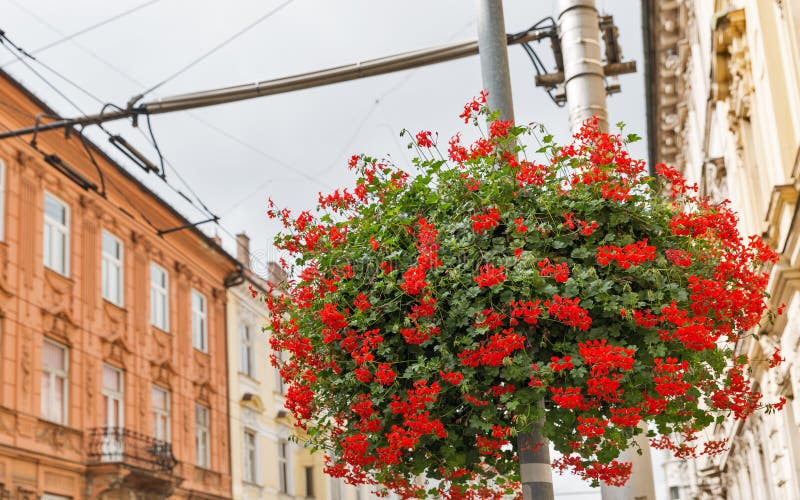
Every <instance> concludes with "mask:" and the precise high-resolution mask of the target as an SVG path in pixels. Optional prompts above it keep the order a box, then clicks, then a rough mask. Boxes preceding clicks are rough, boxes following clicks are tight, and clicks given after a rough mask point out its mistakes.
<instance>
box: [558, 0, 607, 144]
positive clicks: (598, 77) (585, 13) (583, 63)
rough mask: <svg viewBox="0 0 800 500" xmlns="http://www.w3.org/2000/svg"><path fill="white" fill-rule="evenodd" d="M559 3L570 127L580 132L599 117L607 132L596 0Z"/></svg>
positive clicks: (559, 22) (561, 0)
mask: <svg viewBox="0 0 800 500" xmlns="http://www.w3.org/2000/svg"><path fill="white" fill-rule="evenodd" d="M558 4H559V7H560V14H559V15H558V25H559V37H560V38H561V53H562V55H563V59H564V91H565V93H566V95H567V107H568V108H569V123H570V128H571V129H572V132H573V133H574V132H577V131H578V129H579V128H580V126H581V124H582V123H583V122H584V121H586V120H587V119H589V118H591V117H592V116H597V117H598V118H599V124H600V129H601V130H602V131H604V132H608V110H607V108H606V83H605V74H604V72H603V56H602V52H601V50H600V28H599V26H600V24H599V18H598V16H597V9H596V8H595V6H594V0H559V2H558Z"/></svg>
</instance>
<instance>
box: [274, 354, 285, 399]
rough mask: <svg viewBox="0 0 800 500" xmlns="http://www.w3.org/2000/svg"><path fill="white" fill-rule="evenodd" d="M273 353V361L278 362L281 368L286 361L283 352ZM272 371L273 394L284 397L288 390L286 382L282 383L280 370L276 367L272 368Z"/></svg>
mask: <svg viewBox="0 0 800 500" xmlns="http://www.w3.org/2000/svg"><path fill="white" fill-rule="evenodd" d="M273 352H274V353H275V360H276V361H277V362H278V364H279V366H281V365H282V364H283V363H284V362H285V361H286V359H285V358H284V354H283V351H273ZM273 369H274V370H273V375H274V380H273V383H274V384H275V387H274V388H273V392H274V393H275V394H279V395H281V396H285V395H286V391H287V389H288V387H287V386H286V382H284V381H283V377H282V376H281V371H280V369H279V368H278V367H277V366H275V367H273Z"/></svg>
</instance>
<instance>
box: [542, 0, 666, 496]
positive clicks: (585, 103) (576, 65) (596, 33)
mask: <svg viewBox="0 0 800 500" xmlns="http://www.w3.org/2000/svg"><path fill="white" fill-rule="evenodd" d="M558 3H559V12H560V13H559V15H558V25H559V37H560V38H561V50H562V54H563V58H564V86H565V89H564V90H565V93H566V96H567V106H568V107H569V123H570V128H571V129H572V131H573V132H575V131H577V130H578V129H579V128H580V126H581V124H582V123H583V122H584V121H585V120H587V119H588V118H591V117H592V116H597V117H598V118H599V125H600V129H601V130H603V131H608V108H607V106H606V87H605V75H604V72H603V56H602V51H601V49H600V25H599V19H598V15H597V9H596V8H595V2H594V0H559V2H558ZM641 428H642V430H643V431H644V432H647V429H646V427H644V426H642V427H641ZM636 443H637V444H638V445H639V448H640V449H641V450H642V454H641V455H639V454H638V453H636V450H635V449H628V450H626V451H624V452H623V453H622V455H621V456H620V461H625V462H631V463H632V464H633V470H632V473H631V478H630V480H628V484H626V485H625V486H624V487H621V488H617V487H613V486H606V485H601V487H600V491H601V492H602V495H603V500H630V499H636V500H654V499H655V487H654V485H653V464H652V462H651V459H650V446H649V443H648V439H647V437H646V436H645V435H644V433H642V434H640V435H639V436H638V437H637V439H636Z"/></svg>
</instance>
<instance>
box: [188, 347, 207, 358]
mask: <svg viewBox="0 0 800 500" xmlns="http://www.w3.org/2000/svg"><path fill="white" fill-rule="evenodd" d="M192 349H194V352H195V353H197V354H202V355H203V356H210V354H208V349H206V350H205V351H204V350H202V349H198V348H197V347H195V346H192Z"/></svg>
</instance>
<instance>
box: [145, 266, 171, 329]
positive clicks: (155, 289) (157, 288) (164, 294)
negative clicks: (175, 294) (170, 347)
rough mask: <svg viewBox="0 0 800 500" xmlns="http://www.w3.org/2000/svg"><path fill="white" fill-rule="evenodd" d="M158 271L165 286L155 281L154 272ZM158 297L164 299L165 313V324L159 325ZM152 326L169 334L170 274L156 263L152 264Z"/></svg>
mask: <svg viewBox="0 0 800 500" xmlns="http://www.w3.org/2000/svg"><path fill="white" fill-rule="evenodd" d="M154 270H157V271H160V272H161V274H162V276H163V278H164V280H163V281H164V284H163V285H161V284H158V285H157V284H156V283H155V281H154V280H153V271H154ZM156 296H159V297H161V298H162V299H163V303H164V304H163V313H164V318H163V320H164V323H163V324H159V323H158V322H157V320H158V319H159V318H157V317H156V316H157V314H158V309H157V306H156ZM150 324H151V325H153V326H155V327H156V328H158V329H160V330H163V331H165V332H167V333H169V273H168V272H167V270H166V269H164V268H163V267H161V266H160V265H158V264H156V263H155V262H150Z"/></svg>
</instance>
